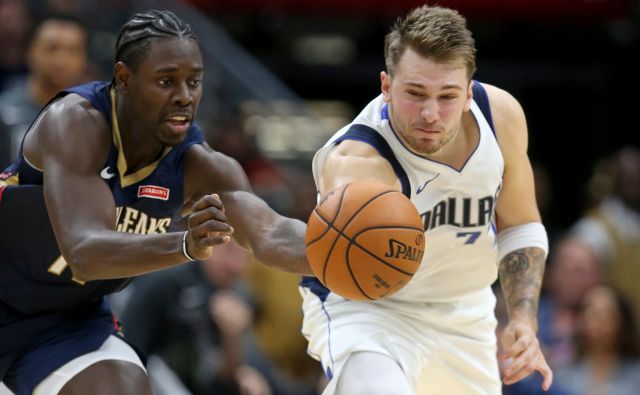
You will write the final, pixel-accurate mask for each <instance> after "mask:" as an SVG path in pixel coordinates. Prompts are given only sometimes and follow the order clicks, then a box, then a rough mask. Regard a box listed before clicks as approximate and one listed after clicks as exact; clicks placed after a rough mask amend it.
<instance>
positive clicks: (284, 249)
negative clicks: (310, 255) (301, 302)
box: [254, 217, 313, 275]
mask: <svg viewBox="0 0 640 395" xmlns="http://www.w3.org/2000/svg"><path fill="white" fill-rule="evenodd" d="M305 231H306V225H305V224H304V223H303V222H301V221H298V220H295V219H291V218H286V217H281V218H280V219H279V220H278V221H277V222H276V223H274V224H273V227H270V228H269V229H266V230H265V233H264V237H262V238H261V241H260V243H259V244H258V245H256V246H255V248H254V254H255V256H256V258H257V259H258V260H259V261H260V262H262V263H264V264H265V265H267V266H270V267H273V268H277V269H280V270H283V271H286V272H291V273H298V274H304V275H313V272H312V271H311V268H310V267H309V263H308V261H307V256H306V246H305V244H304V235H305Z"/></svg>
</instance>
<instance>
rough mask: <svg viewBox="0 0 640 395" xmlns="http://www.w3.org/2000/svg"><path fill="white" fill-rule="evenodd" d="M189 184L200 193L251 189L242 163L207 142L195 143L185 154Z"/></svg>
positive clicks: (186, 174)
mask: <svg viewBox="0 0 640 395" xmlns="http://www.w3.org/2000/svg"><path fill="white" fill-rule="evenodd" d="M185 177H186V183H187V185H190V186H191V187H192V188H189V189H190V190H197V191H199V192H200V193H214V192H219V191H220V190H226V189H245V190H250V186H249V185H248V181H247V180H246V178H247V177H246V175H245V173H244V170H243V169H242V166H241V165H240V163H239V162H238V161H237V160H236V159H234V158H232V157H231V156H228V155H225V154H224V153H222V152H220V151H216V150H214V149H213V148H211V147H210V146H209V145H208V144H207V143H206V142H203V143H201V144H193V145H192V146H191V147H189V148H188V149H187V152H186V154H185Z"/></svg>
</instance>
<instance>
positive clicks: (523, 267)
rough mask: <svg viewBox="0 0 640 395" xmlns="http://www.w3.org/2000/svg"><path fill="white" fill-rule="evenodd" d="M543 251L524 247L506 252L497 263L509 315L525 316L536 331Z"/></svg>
mask: <svg viewBox="0 0 640 395" xmlns="http://www.w3.org/2000/svg"><path fill="white" fill-rule="evenodd" d="M545 255H546V253H545V251H544V250H543V249H541V248H537V247H527V248H522V249H518V250H515V251H513V252H510V253H508V254H507V255H505V257H504V258H503V259H502V260H501V261H500V264H499V276H500V284H501V286H502V292H503V294H504V297H505V300H506V303H507V309H508V312H509V319H510V320H512V319H520V320H526V321H528V322H529V323H530V324H531V326H532V328H533V329H534V330H536V331H537V328H538V321H537V315H538V302H539V299H540V288H541V286H542V277H543V274H544V265H545Z"/></svg>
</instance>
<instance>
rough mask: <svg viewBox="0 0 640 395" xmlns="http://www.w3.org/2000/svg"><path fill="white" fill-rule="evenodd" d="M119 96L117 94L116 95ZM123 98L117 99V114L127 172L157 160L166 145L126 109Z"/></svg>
mask: <svg viewBox="0 0 640 395" xmlns="http://www.w3.org/2000/svg"><path fill="white" fill-rule="evenodd" d="M116 97H117V95H116ZM121 103H122V100H118V97H117V99H116V114H117V119H116V122H117V123H118V129H119V130H120V140H121V142H122V147H121V149H122V153H123V155H124V157H125V160H126V162H127V174H129V173H133V172H135V171H137V170H139V169H142V168H144V167H145V166H147V165H149V164H151V163H153V162H155V161H156V160H157V159H159V158H160V156H161V155H162V153H163V151H164V148H165V147H164V146H163V145H162V144H160V143H158V142H157V141H156V140H155V139H153V137H152V133H148V131H147V130H146V129H145V125H144V124H143V123H142V122H140V121H139V118H138V117H137V116H135V114H133V113H131V112H130V111H126V110H125V108H128V107H127V106H124V105H122V104H121Z"/></svg>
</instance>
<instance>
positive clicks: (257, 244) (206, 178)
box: [185, 145, 312, 274]
mask: <svg viewBox="0 0 640 395" xmlns="http://www.w3.org/2000/svg"><path fill="white" fill-rule="evenodd" d="M186 155H187V158H186V159H187V161H186V168H185V174H186V177H185V196H192V197H193V199H196V198H197V197H198V196H203V195H207V194H211V193H216V194H218V195H219V196H220V199H221V200H222V202H223V203H224V215H225V218H226V219H228V222H229V224H230V225H231V226H233V237H234V238H235V239H236V240H237V241H238V242H239V243H240V244H241V245H243V246H244V247H245V248H247V249H249V250H250V251H251V252H252V253H253V255H254V256H255V257H256V258H257V259H258V260H259V261H260V262H262V263H264V264H265V265H267V266H269V267H273V268H277V269H280V270H284V271H287V272H293V273H299V274H311V273H312V272H311V268H310V267H309V264H308V262H307V258H306V250H305V244H304V234H305V231H306V225H305V224H304V223H303V222H301V221H299V220H296V219H292V218H288V217H284V216H282V215H280V214H278V213H277V212H275V211H274V210H273V209H272V208H271V207H269V205H267V204H266V203H265V201H264V200H262V199H261V198H260V197H258V196H257V195H255V194H254V193H253V192H252V190H251V186H250V185H249V181H248V179H247V175H246V174H245V172H244V170H243V169H242V167H241V166H240V165H239V164H238V162H237V161H235V160H234V159H232V158H230V157H228V156H226V155H224V154H222V153H220V152H215V151H213V150H212V149H211V148H209V147H208V146H206V145H194V146H192V147H191V148H189V150H188V152H187V154H186Z"/></svg>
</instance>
